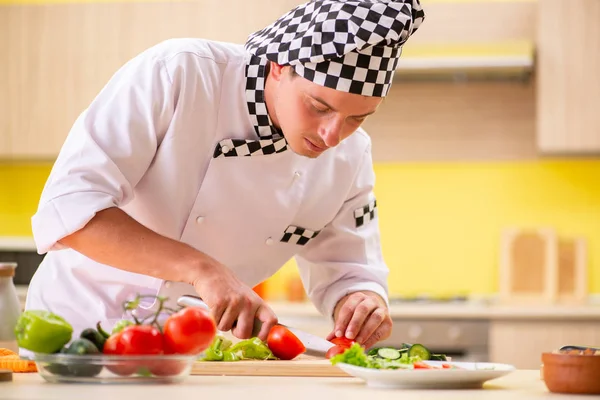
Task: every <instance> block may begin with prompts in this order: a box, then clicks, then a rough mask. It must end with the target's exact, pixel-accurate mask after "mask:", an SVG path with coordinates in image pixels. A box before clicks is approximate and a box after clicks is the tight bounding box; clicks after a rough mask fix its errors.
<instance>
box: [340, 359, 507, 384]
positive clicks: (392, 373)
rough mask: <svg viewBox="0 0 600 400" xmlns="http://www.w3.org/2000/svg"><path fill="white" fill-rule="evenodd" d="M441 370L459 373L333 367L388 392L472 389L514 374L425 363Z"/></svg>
mask: <svg viewBox="0 0 600 400" xmlns="http://www.w3.org/2000/svg"><path fill="white" fill-rule="evenodd" d="M425 362H426V363H427V364H430V365H434V366H441V365H442V364H451V365H456V366H457V367H460V368H462V369H439V370H438V369H395V370H383V369H373V368H363V367H357V366H355V365H350V364H344V363H339V364H336V365H337V366H338V367H339V368H340V369H342V370H343V371H344V372H346V373H348V374H350V375H352V376H354V377H357V378H360V379H363V380H364V381H366V383H367V385H368V386H371V387H377V388H387V389H390V388H391V389H400V388H402V389H473V388H481V387H482V386H483V384H484V382H487V381H489V380H491V379H496V378H499V377H501V376H504V375H507V374H509V373H511V372H513V371H514V370H515V367H514V366H512V365H508V364H496V363H483V362H479V363H472V362H458V361H452V362H447V361H425Z"/></svg>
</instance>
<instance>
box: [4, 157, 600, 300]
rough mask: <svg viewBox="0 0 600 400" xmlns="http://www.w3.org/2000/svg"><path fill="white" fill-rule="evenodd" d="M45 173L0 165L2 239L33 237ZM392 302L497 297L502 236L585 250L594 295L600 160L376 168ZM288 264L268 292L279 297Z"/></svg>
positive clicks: (45, 169)
mask: <svg viewBox="0 0 600 400" xmlns="http://www.w3.org/2000/svg"><path fill="white" fill-rule="evenodd" d="M49 171H50V165H46V164H37V165H35V164H32V165H30V164H26V165H24V164H0V183H1V185H0V188H1V189H2V190H1V191H0V235H8V236H11V235H30V234H31V230H30V217H31V215H32V214H33V213H34V212H35V210H36V207H37V200H38V197H39V194H40V192H41V190H42V188H43V185H44V183H45V180H46V177H47V175H48V173H49ZM376 174H377V182H376V194H377V197H378V204H379V215H380V219H381V221H380V226H381V234H382V246H383V251H384V256H385V258H386V261H387V263H388V265H389V267H390V270H391V272H390V291H391V293H392V294H403V295H411V294H417V293H423V292H425V293H430V294H435V295H443V294H449V293H456V292H466V293H472V294H476V293H477V294H479V293H481V294H487V293H493V292H495V291H496V290H497V282H498V280H497V275H498V272H497V271H498V269H497V268H498V262H497V261H498V247H499V245H498V243H499V238H500V232H501V229H502V228H504V227H506V226H511V225H512V226H523V227H533V226H550V227H554V228H555V229H556V230H557V232H558V233H559V234H564V235H581V236H583V237H585V238H586V239H587V240H588V244H589V258H590V275H589V282H590V285H589V289H590V291H592V292H595V293H599V292H600V160H555V161H535V162H533V161H532V162H510V163H509V162H504V163H502V162H494V163H486V162H482V163H417V164H378V165H376ZM295 274H296V272H295V263H293V262H290V263H288V264H287V265H286V266H285V267H284V268H283V269H282V270H281V271H280V273H278V274H276V276H275V277H273V278H272V279H271V280H270V281H269V282H268V288H269V293H271V295H272V296H273V297H281V296H282V295H283V293H282V292H281V290H282V289H280V288H281V287H283V286H284V285H281V283H283V280H284V279H285V278H287V277H289V276H290V275H295Z"/></svg>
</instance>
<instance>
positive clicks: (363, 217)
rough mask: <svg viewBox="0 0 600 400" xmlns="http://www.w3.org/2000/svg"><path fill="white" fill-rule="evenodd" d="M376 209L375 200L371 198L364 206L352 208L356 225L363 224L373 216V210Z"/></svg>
mask: <svg viewBox="0 0 600 400" xmlns="http://www.w3.org/2000/svg"><path fill="white" fill-rule="evenodd" d="M376 209H377V200H373V201H372V202H370V203H369V204H367V205H366V206H364V207H361V208H358V209H356V210H354V220H355V221H356V227H357V228H358V227H360V226H363V225H364V224H366V223H367V222H369V221H372V220H373V219H374V218H375V210H376Z"/></svg>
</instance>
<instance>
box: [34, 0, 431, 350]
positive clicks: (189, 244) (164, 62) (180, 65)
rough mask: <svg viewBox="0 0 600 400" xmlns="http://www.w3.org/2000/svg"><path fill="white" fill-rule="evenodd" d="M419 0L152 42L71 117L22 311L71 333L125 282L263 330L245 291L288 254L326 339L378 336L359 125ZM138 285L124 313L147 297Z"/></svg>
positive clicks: (379, 280)
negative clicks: (64, 325) (53, 319)
mask: <svg viewBox="0 0 600 400" xmlns="http://www.w3.org/2000/svg"><path fill="white" fill-rule="evenodd" d="M423 18H424V13H423V11H422V9H421V6H420V3H419V1H418V0H412V1H411V0H405V1H388V0H380V1H351V0H347V1H333V0H323V1H313V2H309V3H306V4H303V5H300V6H298V7H297V8H295V9H293V10H291V11H290V12H289V13H287V14H285V15H284V16H282V17H281V18H280V19H279V20H277V21H276V22H274V23H273V24H272V25H270V26H268V27H266V28H265V29H263V30H261V31H259V32H256V33H254V34H253V35H251V36H250V37H249V40H248V41H247V43H246V44H245V46H238V45H234V44H229V43H220V42H213V41H206V40H201V39H178V40H170V41H166V42H163V43H161V44H158V45H157V46H155V47H153V48H150V49H148V50H147V51H145V52H143V53H142V54H140V55H138V56H136V57H135V58H133V59H132V60H130V61H129V62H128V63H126V64H125V65H124V66H123V67H122V68H121V69H120V70H119V71H118V72H117V73H116V74H115V75H114V76H113V77H112V78H111V79H110V81H109V82H108V84H107V85H106V86H105V87H104V88H103V90H102V91H101V92H100V93H99V95H98V96H97V97H96V98H95V99H94V100H93V101H92V103H91V104H90V105H89V107H88V108H87V109H86V110H85V111H84V112H83V113H82V114H81V115H80V116H79V118H78V119H77V120H76V122H75V124H74V126H73V128H72V130H71V132H70V133H69V135H68V137H67V139H66V142H65V144H64V147H63V148H62V150H61V152H60V154H59V156H58V158H57V160H56V163H55V165H54V167H53V169H52V172H51V175H50V177H49V179H48V182H47V184H46V186H45V187H44V191H43V193H42V197H41V201H40V205H39V209H38V211H37V213H36V214H35V215H34V216H33V218H32V226H33V233H34V238H35V241H36V244H37V247H38V252H40V253H46V252H48V254H47V256H46V257H45V259H44V261H43V263H42V264H41V265H40V267H39V269H38V271H37V272H36V274H35V276H34V277H33V279H32V281H31V284H30V287H29V294H28V297H27V303H26V308H27V309H47V310H50V311H52V312H55V313H57V314H59V315H61V316H63V317H65V318H66V319H67V320H68V321H69V322H70V323H71V324H73V326H74V328H75V331H76V332H78V331H80V330H82V329H84V328H86V327H90V326H94V325H95V323H96V322H97V321H104V322H105V323H107V324H110V323H114V322H115V321H117V320H119V319H121V318H122V317H123V314H122V309H121V303H122V302H123V301H125V300H127V299H130V298H132V297H133V296H135V295H136V294H137V293H140V294H148V295H157V294H160V295H162V296H167V297H169V299H171V301H176V299H177V298H178V297H179V296H180V295H182V294H197V295H199V296H200V297H202V299H203V300H204V301H205V302H206V303H207V305H208V306H209V308H210V309H211V312H212V313H213V315H214V317H215V320H216V321H217V325H218V329H219V330H221V331H229V330H230V329H232V328H233V329H232V333H233V334H234V335H235V336H236V337H238V338H247V337H249V336H250V335H251V330H252V325H253V321H254V318H258V319H259V320H261V321H262V322H263V325H262V329H261V331H260V333H259V337H260V338H261V339H265V338H266V336H267V333H268V331H269V329H270V328H271V327H272V326H273V325H274V324H275V323H276V322H277V317H276V316H275V315H274V313H273V311H272V310H271V309H270V308H269V307H268V305H267V304H266V303H265V302H263V301H262V300H261V299H260V298H259V297H258V296H257V295H256V294H255V293H254V292H253V291H252V289H251V287H253V286H254V285H256V284H258V283H260V282H262V281H264V280H265V279H267V278H268V277H269V276H271V275H272V274H274V273H275V272H276V271H277V270H278V269H280V268H281V267H282V265H284V264H285V262H286V261H287V260H289V259H290V258H291V257H296V260H297V264H298V267H299V270H300V274H301V277H302V279H303V282H304V285H305V287H306V289H307V293H308V295H309V297H310V299H311V300H312V301H313V303H314V304H315V306H316V307H317V308H318V309H319V311H320V312H322V313H323V314H324V315H326V316H327V317H328V318H330V320H331V321H332V322H333V329H332V332H331V334H330V335H329V338H330V339H331V338H333V337H334V336H338V337H341V336H346V337H347V338H349V339H354V340H356V341H358V342H359V343H361V344H363V345H364V346H366V347H370V346H372V345H373V344H375V343H376V342H377V341H379V340H382V339H384V338H386V337H388V336H389V334H390V332H391V327H392V323H391V319H390V317H389V313H388V298H387V283H386V280H387V273H388V269H387V267H386V265H385V263H384V261H383V259H382V255H381V250H380V243H379V231H378V222H377V215H376V205H377V204H376V199H375V197H374V195H373V191H372V189H373V185H374V173H373V169H372V160H371V144H370V140H369V137H368V136H367V135H366V133H365V132H364V131H363V130H362V129H361V128H360V125H361V123H362V122H363V121H364V120H365V118H367V116H369V115H371V114H373V113H374V112H375V111H376V110H377V108H378V106H379V105H380V103H381V101H382V100H383V98H384V96H385V95H386V94H387V93H388V91H389V88H390V85H391V83H392V77H393V72H394V70H395V68H396V65H397V61H398V57H399V56H400V53H401V46H402V45H403V44H404V43H405V41H406V40H407V39H408V38H409V36H410V35H411V34H412V33H413V32H415V31H416V30H417V28H418V27H419V25H420V24H421V22H422V20H423ZM153 305H154V301H153V300H152V299H151V297H149V299H147V300H146V301H144V302H142V304H141V305H140V312H141V313H143V312H144V311H145V310H146V311H147V312H150V311H151V310H152V309H153Z"/></svg>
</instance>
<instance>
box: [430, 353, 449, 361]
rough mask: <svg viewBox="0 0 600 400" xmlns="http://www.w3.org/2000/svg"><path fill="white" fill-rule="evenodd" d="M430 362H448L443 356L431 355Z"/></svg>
mask: <svg viewBox="0 0 600 400" xmlns="http://www.w3.org/2000/svg"><path fill="white" fill-rule="evenodd" d="M430 360H432V361H448V359H447V358H446V355H445V354H432V355H431V358H430Z"/></svg>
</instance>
